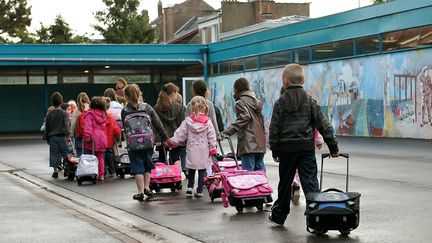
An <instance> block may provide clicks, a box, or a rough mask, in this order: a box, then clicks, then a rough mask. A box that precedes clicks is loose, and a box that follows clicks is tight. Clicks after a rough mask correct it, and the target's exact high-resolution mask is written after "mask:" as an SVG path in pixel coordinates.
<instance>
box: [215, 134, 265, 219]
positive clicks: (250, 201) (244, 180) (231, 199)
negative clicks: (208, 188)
mask: <svg viewBox="0 0 432 243" xmlns="http://www.w3.org/2000/svg"><path fill="white" fill-rule="evenodd" d="M228 141H229V144H230V147H231V150H233V147H232V142H231V140H230V139H229V140H228ZM234 160H235V161H236V162H237V158H236V156H234ZM221 181H222V187H223V192H222V193H221V197H222V201H223V203H224V207H228V205H231V206H234V207H236V209H237V211H238V212H239V213H242V212H243V208H245V207H256V208H257V209H258V210H259V211H261V210H263V208H264V207H263V204H264V203H269V202H272V201H273V199H272V196H271V194H272V193H273V189H272V188H271V186H270V183H269V181H268V179H267V177H266V175H265V173H264V171H245V170H239V171H235V172H232V173H223V174H222V175H221Z"/></svg>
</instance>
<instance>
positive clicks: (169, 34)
mask: <svg viewBox="0 0 432 243" xmlns="http://www.w3.org/2000/svg"><path fill="white" fill-rule="evenodd" d="M163 16H164V18H163V21H164V42H167V41H169V40H171V39H172V38H173V37H174V8H173V7H166V8H164V14H163Z"/></svg>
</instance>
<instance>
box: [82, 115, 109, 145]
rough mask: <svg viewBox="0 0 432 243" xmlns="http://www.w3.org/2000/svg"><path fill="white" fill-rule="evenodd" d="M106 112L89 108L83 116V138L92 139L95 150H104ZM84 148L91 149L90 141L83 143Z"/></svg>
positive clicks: (105, 141)
mask: <svg viewBox="0 0 432 243" xmlns="http://www.w3.org/2000/svg"><path fill="white" fill-rule="evenodd" d="M105 127H106V114H105V113H104V112H103V111H101V110H96V109H90V110H89V111H87V113H86V114H85V117H84V136H83V139H84V140H90V139H91V140H93V141H94V149H95V152H105V150H106V148H107V144H108V142H107V137H106V134H105ZM84 147H85V149H86V150H88V151H91V143H85V144H84Z"/></svg>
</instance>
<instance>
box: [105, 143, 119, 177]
mask: <svg viewBox="0 0 432 243" xmlns="http://www.w3.org/2000/svg"><path fill="white" fill-rule="evenodd" d="M116 167H117V166H116V164H115V161H114V154H113V151H112V149H107V150H106V151H105V175H106V174H107V172H108V173H109V174H110V175H112V174H113V173H114V172H115V171H116Z"/></svg>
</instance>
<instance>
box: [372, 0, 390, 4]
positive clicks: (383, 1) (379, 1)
mask: <svg viewBox="0 0 432 243" xmlns="http://www.w3.org/2000/svg"><path fill="white" fill-rule="evenodd" d="M390 1H392V0H372V2H373V4H380V3H386V2H390Z"/></svg>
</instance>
